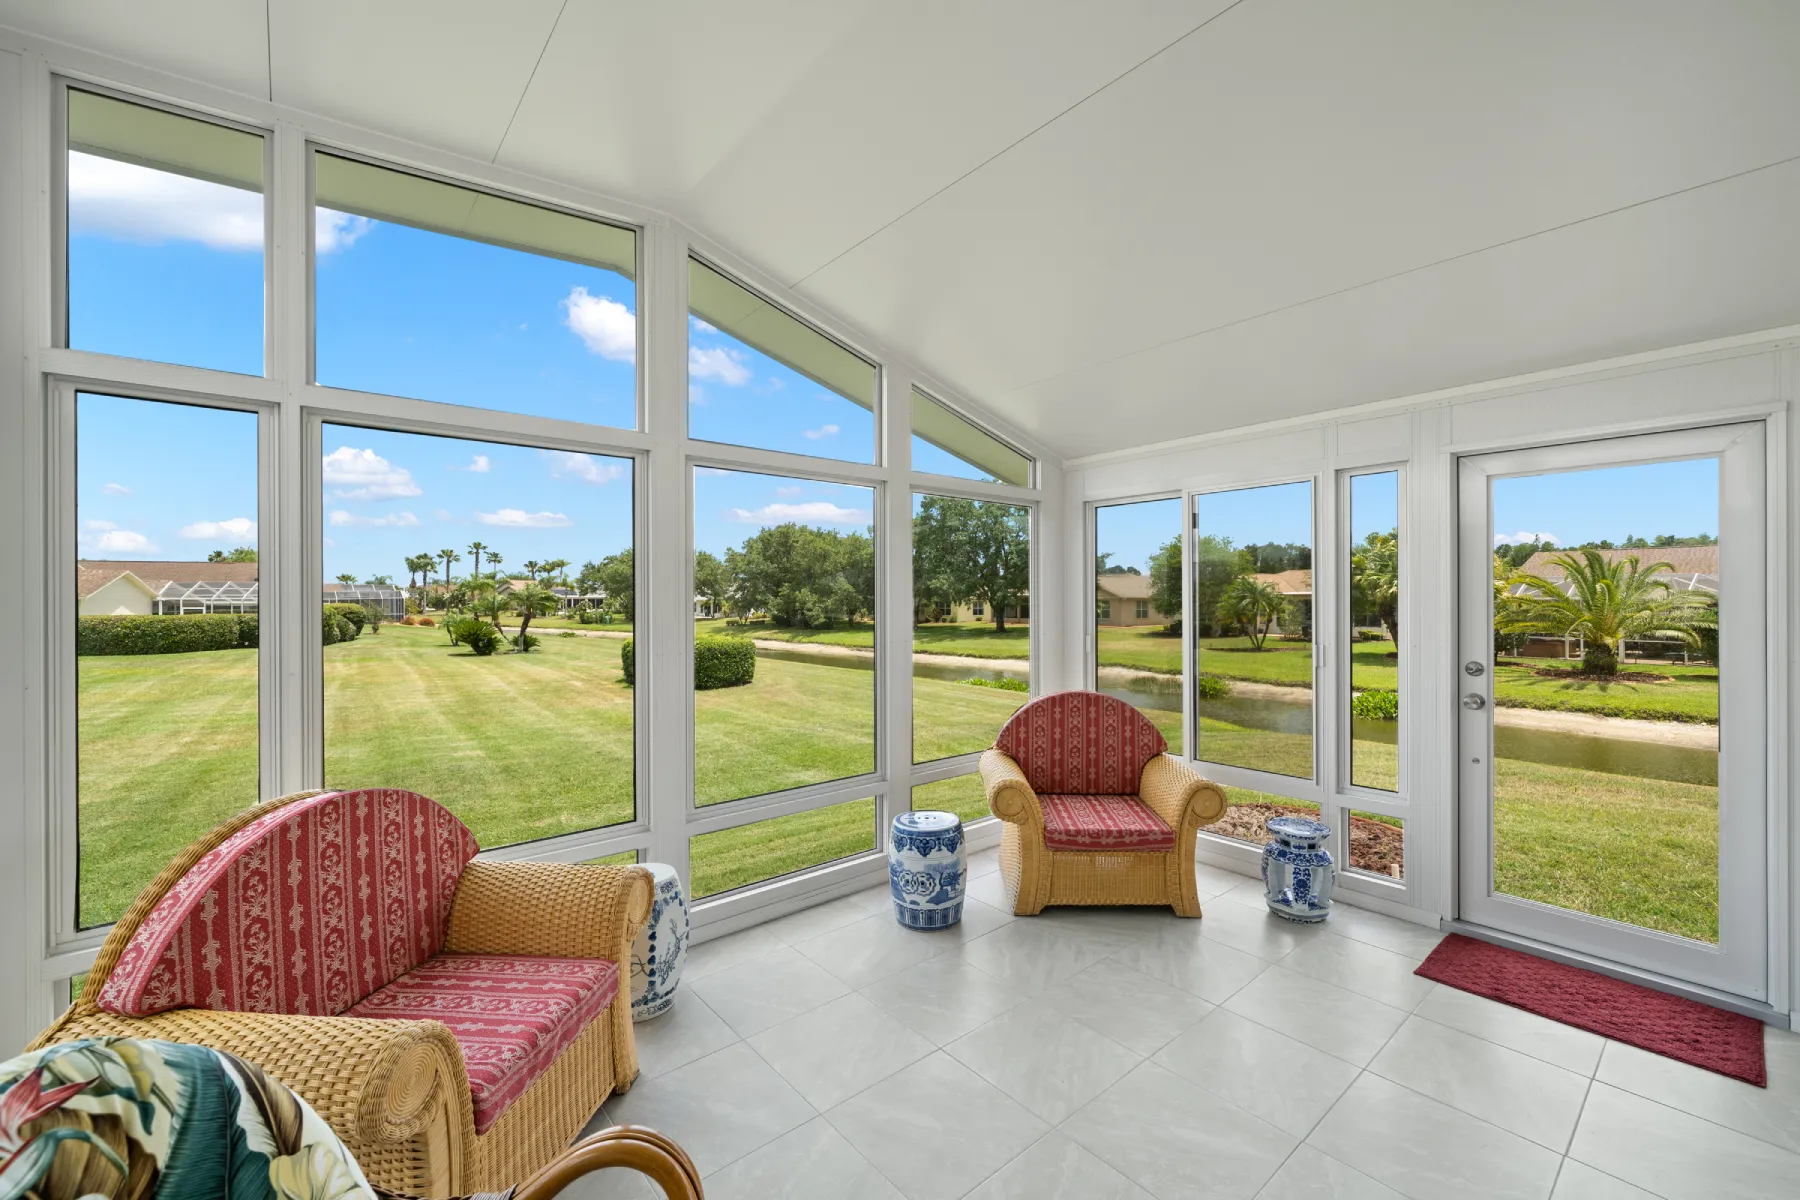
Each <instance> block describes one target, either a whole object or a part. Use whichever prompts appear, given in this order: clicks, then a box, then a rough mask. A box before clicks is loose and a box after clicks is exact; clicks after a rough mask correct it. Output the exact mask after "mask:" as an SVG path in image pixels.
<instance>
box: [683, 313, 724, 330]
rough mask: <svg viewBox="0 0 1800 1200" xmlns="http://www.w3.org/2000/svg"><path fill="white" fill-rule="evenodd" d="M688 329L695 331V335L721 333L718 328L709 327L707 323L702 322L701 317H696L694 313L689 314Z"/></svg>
mask: <svg viewBox="0 0 1800 1200" xmlns="http://www.w3.org/2000/svg"><path fill="white" fill-rule="evenodd" d="M688 328H689V329H691V330H693V331H694V332H695V333H717V332H719V331H718V330H717V329H716V328H714V327H713V326H711V325H708V324H707V323H706V322H705V321H702V320H701V319H700V318H699V317H696V316H695V315H694V314H693V313H689V314H688Z"/></svg>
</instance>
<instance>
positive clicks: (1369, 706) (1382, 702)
mask: <svg viewBox="0 0 1800 1200" xmlns="http://www.w3.org/2000/svg"><path fill="white" fill-rule="evenodd" d="M1350 715H1351V716H1354V717H1361V718H1362V719H1363V720H1365V721H1397V720H1399V719H1400V693H1398V692H1358V693H1356V695H1355V696H1354V697H1353V698H1352V699H1351V701H1350Z"/></svg>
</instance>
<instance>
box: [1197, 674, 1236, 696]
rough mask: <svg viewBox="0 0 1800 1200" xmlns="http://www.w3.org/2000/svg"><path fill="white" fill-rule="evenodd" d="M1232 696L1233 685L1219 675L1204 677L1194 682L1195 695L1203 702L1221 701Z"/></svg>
mask: <svg viewBox="0 0 1800 1200" xmlns="http://www.w3.org/2000/svg"><path fill="white" fill-rule="evenodd" d="M1230 694H1231V685H1230V684H1229V683H1226V682H1225V681H1224V680H1223V679H1220V678H1219V677H1218V676H1217V675H1202V676H1200V677H1199V678H1197V679H1195V680H1194V695H1195V696H1197V697H1199V698H1200V699H1202V700H1219V699H1222V698H1224V697H1226V696H1229V695H1230Z"/></svg>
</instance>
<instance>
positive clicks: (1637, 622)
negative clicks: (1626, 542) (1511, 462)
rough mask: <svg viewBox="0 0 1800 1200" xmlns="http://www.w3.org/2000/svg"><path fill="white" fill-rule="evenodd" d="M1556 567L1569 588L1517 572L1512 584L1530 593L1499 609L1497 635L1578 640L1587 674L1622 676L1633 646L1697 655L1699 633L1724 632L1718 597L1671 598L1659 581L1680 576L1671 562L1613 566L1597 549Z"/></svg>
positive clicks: (1562, 557) (1560, 558)
mask: <svg viewBox="0 0 1800 1200" xmlns="http://www.w3.org/2000/svg"><path fill="white" fill-rule="evenodd" d="M1577 553H1579V557H1577ZM1550 561H1551V562H1552V563H1555V564H1556V565H1557V566H1559V567H1561V568H1562V570H1563V581H1562V582H1561V583H1555V582H1552V581H1551V580H1549V579H1546V578H1544V577H1543V576H1541V575H1530V574H1527V573H1525V572H1523V571H1520V572H1517V573H1515V574H1514V575H1513V576H1512V577H1511V578H1510V579H1509V580H1508V583H1509V584H1510V585H1512V587H1517V586H1519V585H1521V584H1523V585H1524V587H1525V590H1524V591H1522V592H1520V593H1519V594H1517V595H1511V596H1507V597H1506V598H1505V600H1504V601H1503V602H1502V603H1500V604H1497V605H1496V606H1495V611H1494V630H1495V631H1496V632H1497V633H1503V634H1504V633H1538V634H1545V635H1547V636H1549V637H1578V638H1580V639H1581V640H1582V652H1581V669H1582V672H1583V673H1584V674H1589V675H1616V674H1618V671H1619V654H1620V652H1621V650H1623V648H1624V644H1625V643H1626V642H1627V641H1631V640H1633V639H1636V638H1657V639H1662V640H1665V641H1680V642H1683V643H1685V644H1687V645H1688V646H1690V647H1692V648H1694V649H1699V648H1700V644H1701V638H1700V631H1701V630H1703V629H1717V628H1718V627H1719V614H1718V608H1717V603H1716V601H1715V600H1714V598H1713V597H1712V596H1710V595H1708V594H1706V593H1705V592H1677V591H1672V590H1670V588H1669V580H1668V579H1666V578H1661V579H1659V578H1657V577H1658V576H1659V575H1665V574H1673V573H1674V570H1675V568H1674V566H1673V565H1671V564H1669V563H1666V562H1655V563H1651V564H1650V565H1649V566H1644V565H1643V563H1642V562H1641V561H1640V560H1639V558H1638V556H1637V555H1635V554H1633V555H1631V556H1629V557H1626V558H1615V559H1612V560H1611V561H1608V560H1607V558H1606V557H1605V556H1604V555H1602V554H1601V553H1600V552H1599V551H1598V550H1582V551H1579V552H1576V553H1563V554H1558V555H1556V556H1554V557H1553V558H1551V559H1550ZM1509 590H1510V589H1509Z"/></svg>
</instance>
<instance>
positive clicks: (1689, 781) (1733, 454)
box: [1457, 425, 1768, 999]
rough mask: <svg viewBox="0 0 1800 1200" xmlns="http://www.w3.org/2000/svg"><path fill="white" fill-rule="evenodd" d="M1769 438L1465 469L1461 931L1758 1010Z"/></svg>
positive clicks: (1763, 972) (1628, 447) (1672, 439)
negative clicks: (1468, 927)
mask: <svg viewBox="0 0 1800 1200" xmlns="http://www.w3.org/2000/svg"><path fill="white" fill-rule="evenodd" d="M1763 438H1764V433H1763V427H1762V426H1761V425H1733V426H1721V427H1716V428H1710V429H1700V430H1692V431H1685V432H1680V433H1668V434H1654V435H1647V436H1643V437H1631V438H1614V439H1607V440H1603V441H1593V442H1585V443H1578V444H1573V445H1561V446H1547V447H1542V448H1538V449H1531V450H1520V451H1510V452H1506V453H1501V454H1489V455H1482V456H1477V457H1470V458H1465V459H1463V460H1462V462H1461V467H1460V492H1461V496H1460V512H1459V522H1460V550H1459V560H1460V561H1459V573H1460V588H1459V601H1458V603H1459V607H1460V622H1459V625H1460V633H1459V639H1460V647H1459V650H1460V652H1459V655H1458V661H1459V669H1458V672H1457V694H1458V698H1459V703H1460V707H1459V708H1458V710H1457V711H1458V719H1459V722H1460V731H1459V732H1460V737H1459V749H1460V766H1459V774H1460V785H1461V791H1460V831H1459V856H1460V863H1459V866H1460V880H1461V882H1460V891H1461V896H1460V900H1461V915H1462V917H1463V919H1465V920H1467V921H1470V922H1473V923H1475V924H1479V925H1486V926H1489V927H1491V928H1494V929H1498V930H1504V931H1507V932H1511V933H1515V934H1519V935H1522V936H1526V937H1530V938H1534V939H1536V940H1538V941H1542V942H1545V943H1548V944H1551V945H1554V946H1558V947H1561V948H1565V949H1568V950H1572V951H1576V952H1579V953H1583V954H1589V955H1593V956H1596V957H1599V958H1603V959H1606V960H1609V961H1612V962H1616V963H1619V964H1623V965H1627V966H1633V967H1639V968H1643V969H1645V970H1649V971H1654V972H1657V973H1659V974H1663V975H1667V976H1671V977H1674V978H1678V979H1682V980H1686V981H1689V982H1693V983H1697V984H1701V985H1703V986H1707V987H1712V988H1717V989H1720V990H1723V991H1727V992H1731V993H1734V994H1736V995H1740V996H1744V997H1748V998H1752V999H1762V998H1765V997H1766V995H1767V920H1768V894H1767V887H1768V874H1767V848H1766V813H1767V807H1766V805H1767V795H1766V776H1767V762H1768V758H1767V750H1768V747H1767V713H1766V707H1765V705H1766V695H1767V668H1766V662H1767V613H1766V598H1765V586H1766V561H1765V560H1766V554H1767V545H1766V536H1765V499H1766V498H1765V492H1764V449H1763Z"/></svg>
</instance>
